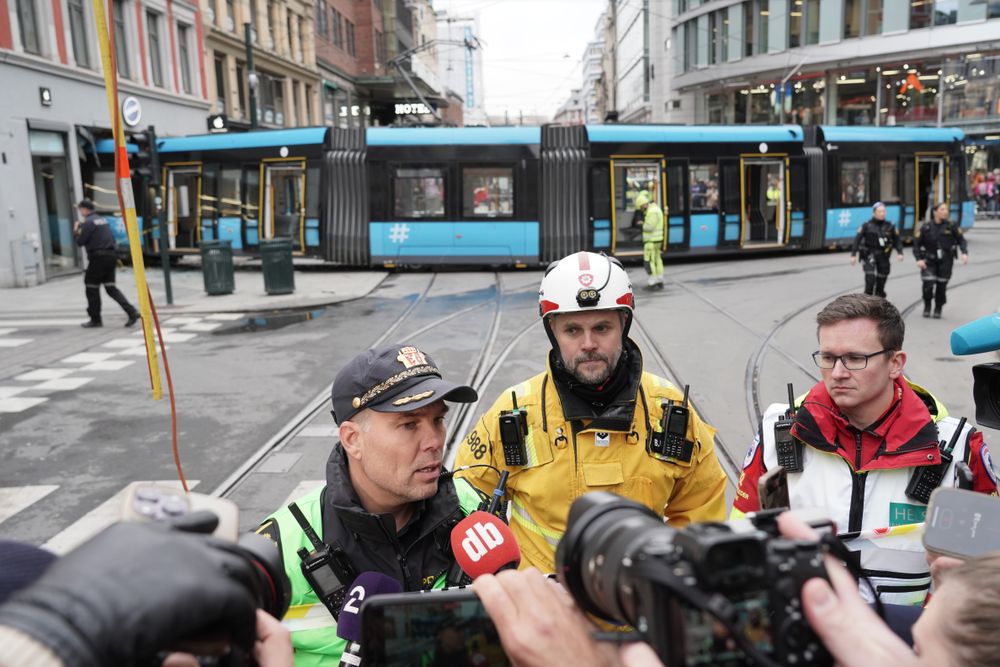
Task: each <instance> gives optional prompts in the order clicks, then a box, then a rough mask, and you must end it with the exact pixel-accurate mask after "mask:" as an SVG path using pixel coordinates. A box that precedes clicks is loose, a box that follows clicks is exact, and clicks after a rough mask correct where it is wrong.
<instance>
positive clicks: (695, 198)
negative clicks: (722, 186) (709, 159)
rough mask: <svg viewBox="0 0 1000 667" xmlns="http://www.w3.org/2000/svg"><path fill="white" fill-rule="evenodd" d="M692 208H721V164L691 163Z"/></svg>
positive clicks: (712, 209)
mask: <svg viewBox="0 0 1000 667" xmlns="http://www.w3.org/2000/svg"><path fill="white" fill-rule="evenodd" d="M690 172H691V210H692V211H717V210H719V165H716V164H693V165H691V169H690Z"/></svg>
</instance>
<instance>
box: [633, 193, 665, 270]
mask: <svg viewBox="0 0 1000 667" xmlns="http://www.w3.org/2000/svg"><path fill="white" fill-rule="evenodd" d="M635 205H636V208H637V209H638V210H639V211H641V212H642V216H643V222H642V254H643V263H644V265H645V267H646V273H647V274H648V275H649V280H648V281H647V283H646V287H647V288H648V289H663V256H662V252H663V232H664V229H663V210H662V209H660V207H659V206H657V204H656V202H654V201H651V200H650V198H649V195H648V194H647V193H646V191H645V190H643V192H642V193H640V194H639V196H638V197H636V198H635Z"/></svg>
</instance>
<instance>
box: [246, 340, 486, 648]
mask: <svg viewBox="0 0 1000 667" xmlns="http://www.w3.org/2000/svg"><path fill="white" fill-rule="evenodd" d="M477 398H478V396H477V395H476V391H475V390H474V389H473V388H472V387H468V386H464V385H457V384H454V383H452V382H448V381H447V380H444V379H443V378H442V377H441V371H440V370H438V368H437V366H436V364H435V363H434V360H433V359H431V358H430V357H429V356H428V355H426V354H425V353H424V352H423V351H421V350H420V349H418V348H416V347H414V346H412V345H383V346H381V347H377V348H374V349H371V350H368V351H366V352H363V353H361V354H359V355H358V356H357V357H355V358H354V359H352V360H351V361H349V362H348V363H347V365H346V366H345V367H344V368H343V369H342V370H341V371H340V373H338V374H337V377H336V379H335V380H334V381H333V390H332V400H333V418H334V420H335V421H336V422H337V424H338V425H339V426H340V440H339V442H337V443H336V444H335V445H334V447H333V452H332V453H331V454H330V458H329V460H328V461H327V464H326V485H325V486H322V487H320V488H317V489H315V490H314V491H312V492H310V493H307V494H306V495H305V496H302V497H301V498H299V499H298V500H296V501H295V503H293V504H294V505H295V506H296V508H297V510H292V509H290V507H289V508H282V509H280V510H278V511H277V512H275V513H274V514H272V515H271V516H270V517H268V518H267V519H266V520H265V521H264V523H263V524H261V527H260V528H259V529H258V532H259V533H261V534H263V535H266V536H268V537H270V538H271V539H273V540H274V541H275V542H277V543H278V546H279V548H280V549H281V552H282V554H283V557H284V560H285V569H286V572H287V574H288V577H289V579H290V580H291V584H292V599H291V607H290V608H289V611H288V613H287V614H286V616H285V619H284V624H285V626H286V627H287V628H288V629H289V631H290V632H291V634H292V644H293V646H294V647H295V664H296V667H304V666H306V665H321V664H322V665H331V664H332V665H336V664H337V662H338V660H340V657H341V654H342V653H343V652H344V650H345V646H346V641H344V640H341V639H339V638H338V637H337V631H336V621H335V620H334V617H333V615H332V614H331V612H330V610H329V609H328V608H327V607H326V606H324V604H323V603H322V602H321V599H320V596H319V595H317V591H315V590H314V589H313V587H312V585H311V584H310V583H309V580H308V579H307V578H306V576H305V575H304V573H303V570H302V564H301V560H300V558H299V556H298V555H297V552H298V551H299V549H301V548H305V549H306V550H307V551H313V550H314V549H315V546H314V545H313V544H312V542H311V540H310V539H309V538H308V537H307V534H306V532H305V527H304V526H303V525H302V524H303V522H305V523H307V524H308V526H309V527H311V528H312V530H313V531H315V533H316V534H317V536H318V537H319V538H320V539H321V540H322V542H323V543H325V544H326V545H328V546H329V547H330V549H331V553H332V554H333V556H334V560H336V561H337V563H338V565H337V566H336V567H338V568H339V571H338V570H335V572H336V576H337V578H338V579H339V580H340V581H341V582H342V583H343V584H344V585H349V584H350V583H351V582H352V581H353V580H354V577H356V576H357V575H358V574H360V573H362V572H381V573H382V574H385V575H389V576H391V577H393V578H395V579H397V580H398V581H399V582H400V584H401V585H402V587H403V590H406V591H419V590H425V589H430V588H441V587H443V586H444V583H445V575H446V572H447V571H448V569H449V568H450V567H451V566H452V564H453V562H454V558H453V556H452V552H451V542H450V535H451V530H452V528H453V527H454V526H455V524H457V523H458V522H459V521H461V519H462V518H463V517H465V516H466V515H468V514H470V513H471V512H473V511H474V510H475V509H476V508H477V507H478V505H479V503H480V501H481V500H482V497H481V496H480V495H479V494H478V493H477V492H476V490H475V489H474V488H473V487H472V486H471V485H469V484H468V483H467V482H464V481H462V480H454V481H452V479H450V477H444V478H442V473H444V472H445V471H444V470H443V469H442V467H441V464H442V460H443V457H444V442H445V415H446V414H447V413H448V405H447V403H445V401H453V402H459V403H472V402H474V401H475V400H476V399H477ZM296 511H297V512H299V513H300V517H296V516H295V513H296ZM300 519H301V520H300ZM344 559H346V561H347V562H348V563H349V571H343V570H344V567H343V566H342V565H340V564H342V563H343V561H344Z"/></svg>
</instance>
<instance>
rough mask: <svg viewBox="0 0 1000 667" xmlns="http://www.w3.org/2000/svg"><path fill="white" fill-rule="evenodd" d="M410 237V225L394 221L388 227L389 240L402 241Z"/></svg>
mask: <svg viewBox="0 0 1000 667" xmlns="http://www.w3.org/2000/svg"><path fill="white" fill-rule="evenodd" d="M408 238H410V226H409V225H401V224H399V223H396V224H395V225H393V226H392V227H390V228H389V240H390V241H392V242H393V243H403V242H404V241H406V239H408Z"/></svg>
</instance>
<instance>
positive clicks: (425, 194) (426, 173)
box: [393, 168, 444, 218]
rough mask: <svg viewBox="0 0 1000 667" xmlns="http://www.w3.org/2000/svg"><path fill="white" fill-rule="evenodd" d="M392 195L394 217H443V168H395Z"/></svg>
mask: <svg viewBox="0 0 1000 667" xmlns="http://www.w3.org/2000/svg"><path fill="white" fill-rule="evenodd" d="M393 195H394V202H395V214H396V217H400V218H440V217H443V216H444V169H429V168H421V169H396V177H395V178H394V179H393Z"/></svg>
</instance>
